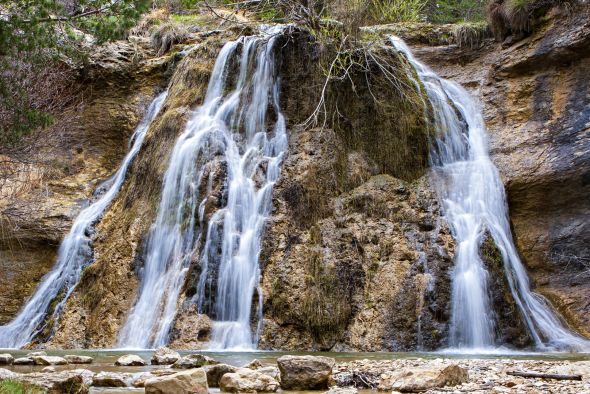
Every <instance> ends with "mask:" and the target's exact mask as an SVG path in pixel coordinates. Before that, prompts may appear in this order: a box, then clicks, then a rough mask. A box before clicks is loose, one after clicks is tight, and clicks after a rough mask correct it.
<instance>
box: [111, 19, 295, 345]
mask: <svg viewBox="0 0 590 394" xmlns="http://www.w3.org/2000/svg"><path fill="white" fill-rule="evenodd" d="M283 29H284V27H282V26H275V27H271V28H267V29H263V34H262V35H261V36H249V37H242V38H240V39H239V40H237V41H232V42H228V43H227V44H226V45H225V46H224V47H223V48H222V49H221V51H220V53H219V55H218V57H217V60H216V63H215V65H214V68H213V72H212V74H211V77H210V81H209V86H208V89H207V94H206V97H205V100H204V103H203V104H202V106H201V107H200V108H198V109H197V110H196V111H195V112H194V113H193V114H192V116H191V118H190V120H189V122H188V123H187V126H186V128H185V130H184V132H183V133H182V135H181V136H180V137H179V139H178V141H177V142H176V144H175V146H174V149H173V151H172V155H171V158H170V163H169V166H168V169H167V170H166V173H165V176H164V183H163V189H162V197H161V201H160V206H159V209H158V216H157V219H156V221H155V223H154V225H153V226H152V229H151V233H150V235H149V239H148V242H147V248H146V250H147V253H146V259H145V265H144V267H143V269H142V271H141V273H140V278H141V285H140V289H139V297H138V300H137V302H136V304H135V306H134V308H133V310H132V311H131V313H130V315H129V316H128V319H127V322H126V323H125V325H124V327H123V328H122V330H121V332H120V334H119V339H118V345H119V346H121V347H132V348H155V347H158V346H161V345H164V344H166V343H167V342H168V340H169V335H170V331H171V329H172V326H173V323H174V319H175V318H176V313H177V308H178V304H179V302H180V293H181V291H182V288H183V286H184V282H185V280H186V276H187V272H188V270H189V266H190V264H191V261H192V260H194V257H195V255H197V254H198V257H199V264H200V266H201V274H200V277H199V284H198V286H197V291H198V292H197V294H196V296H195V302H196V308H195V309H196V310H195V311H194V312H195V313H196V312H197V311H199V312H202V308H203V305H204V303H205V301H211V299H212V298H211V296H212V295H211V294H207V293H206V292H205V288H206V287H208V286H209V287H210V288H211V281H212V276H211V275H210V274H211V272H210V270H211V269H212V266H213V265H215V269H216V270H217V271H216V272H217V274H216V284H215V285H216V294H215V298H214V301H211V302H210V303H212V304H213V305H214V307H213V308H214V310H213V311H211V312H212V313H210V314H211V315H212V316H213V317H214V318H215V320H216V321H215V322H214V324H213V338H212V342H211V347H213V348H222V349H227V348H241V349H248V348H253V347H255V343H256V339H255V337H254V336H253V334H252V327H251V322H250V320H251V319H250V318H251V309H252V300H253V298H254V297H253V296H254V292H255V290H256V289H257V287H258V284H259V277H260V269H259V266H258V258H259V253H260V242H261V237H262V232H263V226H264V222H265V220H266V218H267V217H268V215H269V213H270V209H271V199H272V189H273V186H274V183H275V181H276V180H277V178H278V175H279V170H280V164H281V162H282V158H283V154H284V152H285V150H286V147H287V135H286V128H285V120H284V117H283V115H282V113H281V111H280V106H279V80H278V77H277V75H276V70H275V56H274V50H275V42H276V40H277V37H278V36H279V35H280V34H281V33H282V31H283ZM235 69H237V73H236V72H235ZM269 109H272V117H271V114H270V112H271V111H269ZM273 121H274V122H273ZM271 123H272V126H271V125H270V124H271ZM215 166H216V167H217V170H215V169H214V167H215ZM215 171H217V173H216V172H215ZM220 174H221V175H222V177H223V178H224V186H223V193H224V197H223V198H222V200H224V201H223V202H224V204H223V205H224V206H223V207H222V208H220V209H219V210H217V211H216V212H215V213H213V214H212V215H211V217H206V206H207V202H208V199H209V198H210V193H211V191H212V188H213V183H214V179H213V178H215V176H216V175H220ZM203 185H204V186H203ZM201 240H205V241H204V243H203V242H201ZM201 244H203V245H202V250H200V249H201V247H200V246H201ZM259 302H262V300H261V298H260V297H259ZM260 309H261V308H258V310H259V313H260ZM258 320H259V321H260V320H261V319H260V317H259V319H258Z"/></svg>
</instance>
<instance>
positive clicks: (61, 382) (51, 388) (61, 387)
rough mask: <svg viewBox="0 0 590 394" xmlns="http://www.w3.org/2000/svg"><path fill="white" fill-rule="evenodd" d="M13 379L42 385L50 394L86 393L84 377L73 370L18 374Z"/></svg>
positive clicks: (86, 387)
mask: <svg viewBox="0 0 590 394" xmlns="http://www.w3.org/2000/svg"><path fill="white" fill-rule="evenodd" d="M15 380H17V381H19V382H23V383H28V384H32V385H35V386H39V387H42V388H43V389H45V390H47V391H48V393H50V394H63V393H76V394H86V393H88V386H87V385H86V384H85V383H84V378H83V377H82V375H81V374H79V373H77V372H75V371H61V372H54V373H42V372H36V373H29V374H19V375H17V377H16V378H15Z"/></svg>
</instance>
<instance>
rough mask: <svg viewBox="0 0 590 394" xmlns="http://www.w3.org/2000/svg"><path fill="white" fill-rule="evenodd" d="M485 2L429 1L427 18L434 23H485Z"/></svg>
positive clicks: (464, 0)
mask: <svg viewBox="0 0 590 394" xmlns="http://www.w3.org/2000/svg"><path fill="white" fill-rule="evenodd" d="M484 6H485V0H429V2H428V5H427V7H426V14H427V15H426V16H427V19H428V20H429V21H430V22H434V23H457V22H477V21H483V20H484V19H485V18H484Z"/></svg>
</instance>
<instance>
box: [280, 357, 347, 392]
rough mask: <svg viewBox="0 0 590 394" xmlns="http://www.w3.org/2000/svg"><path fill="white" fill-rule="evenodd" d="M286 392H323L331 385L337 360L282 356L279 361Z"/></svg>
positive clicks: (282, 383) (282, 385) (282, 382)
mask: <svg viewBox="0 0 590 394" xmlns="http://www.w3.org/2000/svg"><path fill="white" fill-rule="evenodd" d="M277 364H278V366H279V370H280V371H281V387H282V388H283V389H285V390H321V389H327V388H328V386H329V385H330V378H331V376H332V368H333V367H334V364H335V360H334V359H333V358H329V357H317V356H282V357H280V358H279V359H278V360H277Z"/></svg>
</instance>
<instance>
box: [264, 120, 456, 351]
mask: <svg viewBox="0 0 590 394" xmlns="http://www.w3.org/2000/svg"><path fill="white" fill-rule="evenodd" d="M289 143H290V154H289V157H288V158H287V159H286V161H285V163H284V165H283V170H282V171H283V172H282V174H283V175H282V177H281V179H280V180H279V182H278V184H277V186H276V188H275V194H274V206H275V210H274V212H273V216H272V217H271V218H270V219H269V222H268V225H267V230H266V231H267V232H266V235H265V238H264V244H263V250H262V257H261V260H262V261H263V262H264V270H263V280H262V288H263V291H264V297H263V299H264V302H265V303H264V311H265V320H264V331H263V334H262V337H261V340H260V346H261V347H263V348H270V349H318V350H329V349H335V350H346V349H348V350H360V351H376V350H382V349H396V350H404V349H415V348H417V347H419V346H423V347H424V348H430V349H434V348H436V347H438V346H439V345H441V344H442V343H443V342H444V340H445V336H446V335H445V333H446V322H447V320H448V311H447V307H448V297H449V286H450V285H449V277H448V270H449V269H450V267H451V265H452V253H453V252H452V250H453V241H452V238H451V236H450V234H449V231H448V229H447V228H446V226H445V224H444V223H443V222H442V221H441V220H440V217H439V215H440V213H439V206H438V202H437V199H436V197H435V196H434V194H433V192H432V191H431V190H430V188H429V186H428V183H427V181H426V180H425V179H421V180H419V181H415V182H413V183H408V182H404V181H401V180H398V179H395V178H393V177H391V176H389V175H375V174H378V173H379V171H378V170H376V169H375V163H374V162H372V161H371V160H370V158H369V157H367V154H364V153H363V152H350V153H348V154H346V153H345V152H342V150H341V147H342V144H341V142H340V140H339V138H338V136H337V135H336V134H335V133H334V132H333V131H331V130H310V131H303V130H292V131H291V134H290V142H289ZM342 167H343V168H342ZM337 171H341V173H343V175H342V176H343V177H346V178H347V179H349V180H355V184H357V185H359V186H358V187H356V188H352V189H351V190H350V191H349V192H339V186H338V184H337V179H338V175H336V174H338V172H337ZM340 190H341V189H340ZM384 284H386V285H384ZM410 311H411V312H410Z"/></svg>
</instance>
